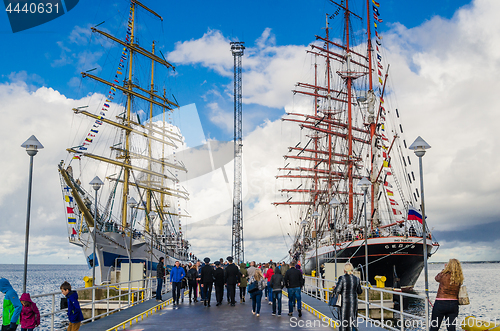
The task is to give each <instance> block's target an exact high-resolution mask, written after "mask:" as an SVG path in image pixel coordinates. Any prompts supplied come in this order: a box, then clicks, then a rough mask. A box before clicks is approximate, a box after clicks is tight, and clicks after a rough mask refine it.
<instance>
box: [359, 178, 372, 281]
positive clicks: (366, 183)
mask: <svg viewBox="0 0 500 331" xmlns="http://www.w3.org/2000/svg"><path fill="white" fill-rule="evenodd" d="M371 185H372V183H371V182H370V181H369V180H368V178H366V177H363V178H361V180H360V181H359V182H358V186H359V187H360V188H361V189H362V190H363V198H364V209H365V274H366V276H365V277H366V278H365V279H366V281H367V283H368V284H370V278H369V277H368V219H367V217H366V193H368V188H369V187H370V186H371ZM368 284H367V285H368Z"/></svg>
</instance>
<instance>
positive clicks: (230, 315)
mask: <svg viewBox="0 0 500 331" xmlns="http://www.w3.org/2000/svg"><path fill="white" fill-rule="evenodd" d="M236 295H237V300H238V299H239V291H238V290H237V293H236ZM169 297H170V293H168V294H166V295H164V296H163V299H168V298H169ZM214 298H215V293H212V305H211V307H205V306H204V305H203V302H197V303H191V304H190V303H189V300H188V298H187V296H186V297H185V299H184V302H181V303H180V305H179V306H178V308H174V307H173V306H172V305H171V304H167V305H166V306H165V308H163V309H161V310H158V311H157V312H156V313H154V314H152V315H149V317H144V320H141V318H139V321H138V322H135V320H134V322H133V324H132V325H130V324H128V323H127V325H125V326H124V327H120V328H119V330H129V331H133V330H135V331H139V330H140V331H153V330H237V329H240V328H241V327H242V326H245V328H249V329H257V328H258V329H262V330H289V329H290V328H295V327H297V328H300V329H301V330H323V329H325V327H328V322H323V321H322V320H321V316H322V315H324V316H326V317H328V318H331V317H332V313H331V311H330V307H328V305H327V304H326V303H324V302H321V301H319V300H317V299H315V298H313V297H311V296H309V295H307V294H304V293H302V306H303V308H302V317H298V314H297V310H296V309H294V313H293V316H292V317H290V316H288V298H287V297H286V295H283V296H282V316H272V315H271V313H272V308H271V307H272V306H271V305H269V304H268V301H267V300H266V299H265V298H264V297H262V307H261V311H260V316H259V317H257V316H255V315H252V302H251V300H250V297H249V295H248V294H247V295H246V302H243V303H239V302H237V303H236V306H235V307H231V306H230V305H229V304H227V302H226V300H225V299H226V294H224V296H223V298H224V303H223V304H222V305H221V306H219V307H217V306H215V299H214ZM156 305H158V302H156V300H149V301H147V302H145V303H142V304H139V305H137V306H134V307H132V308H129V309H126V310H123V311H120V312H117V313H115V314H112V315H110V316H108V317H105V318H102V319H100V320H97V321H95V322H92V323H88V324H85V325H82V327H81V328H80V330H83V331H90V330H100V331H102V330H109V329H113V330H114V327H116V326H118V325H119V324H121V323H123V322H124V321H126V320H129V319H130V318H132V317H134V316H137V315H139V314H141V313H142V312H144V311H146V310H148V309H150V308H152V307H154V306H156ZM318 316H319V317H318ZM331 329H333V326H331ZM358 330H359V331H368V330H369V331H379V330H384V329H382V328H379V327H375V326H371V325H366V324H365V323H360V324H358Z"/></svg>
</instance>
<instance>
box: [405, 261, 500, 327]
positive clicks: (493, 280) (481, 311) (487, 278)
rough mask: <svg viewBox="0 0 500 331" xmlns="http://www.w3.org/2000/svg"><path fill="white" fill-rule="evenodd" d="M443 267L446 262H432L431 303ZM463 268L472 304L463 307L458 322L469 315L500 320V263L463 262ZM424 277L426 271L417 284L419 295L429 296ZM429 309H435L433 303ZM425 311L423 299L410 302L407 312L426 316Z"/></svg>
mask: <svg viewBox="0 0 500 331" xmlns="http://www.w3.org/2000/svg"><path fill="white" fill-rule="evenodd" d="M443 268H444V263H436V264H429V267H428V269H429V275H428V280H429V298H430V302H431V304H434V301H435V299H436V295H437V291H438V287H439V283H438V282H436V280H435V279H434V278H435V277H436V275H437V274H438V273H439V272H441V271H442V270H443ZM462 271H463V274H464V285H465V286H466V288H467V292H468V294H469V299H470V305H464V306H459V315H458V322H459V323H461V322H462V321H463V319H464V318H465V317H467V316H475V317H477V318H479V319H481V320H485V321H490V322H500V286H499V285H500V263H488V262H486V263H462ZM424 280H425V278H424V271H423V270H422V273H421V274H420V277H419V278H418V280H417V283H416V284H415V287H414V290H415V292H417V294H420V295H425V290H424V289H425V281H424ZM429 310H430V311H431V312H432V306H431V305H429ZM424 311H425V306H424V301H423V300H411V301H410V306H409V309H408V310H407V312H410V313H412V314H415V315H419V316H425V315H424ZM407 329H412V328H407ZM444 329H445V328H444V325H442V327H441V330H444ZM458 329H459V328H457V330H458Z"/></svg>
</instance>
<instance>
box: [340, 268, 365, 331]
mask: <svg viewBox="0 0 500 331" xmlns="http://www.w3.org/2000/svg"><path fill="white" fill-rule="evenodd" d="M352 272H353V267H352V264H351V263H349V262H347V263H346V264H345V265H344V273H345V274H344V275H342V276H340V277H339V280H338V282H337V285H336V286H335V289H334V291H333V293H334V294H335V295H338V294H340V295H341V298H342V307H341V308H340V329H339V331H351V330H357V327H358V323H357V316H358V294H361V293H362V292H363V289H362V288H361V282H360V280H359V278H358V277H356V276H354V275H353V274H352Z"/></svg>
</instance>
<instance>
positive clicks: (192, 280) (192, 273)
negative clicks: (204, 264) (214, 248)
mask: <svg viewBox="0 0 500 331" xmlns="http://www.w3.org/2000/svg"><path fill="white" fill-rule="evenodd" d="M196 278H198V270H196V266H195V265H192V266H191V268H190V269H189V270H188V272H187V279H188V286H189V303H191V293H193V301H194V302H198V298H197V297H196V286H197V285H196Z"/></svg>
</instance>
